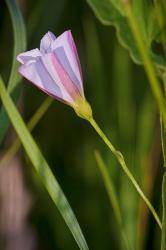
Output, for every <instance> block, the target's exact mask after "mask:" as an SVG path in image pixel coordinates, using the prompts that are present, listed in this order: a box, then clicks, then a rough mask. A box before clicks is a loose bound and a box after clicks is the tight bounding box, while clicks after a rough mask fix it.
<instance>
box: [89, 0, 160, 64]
mask: <svg viewBox="0 0 166 250" xmlns="http://www.w3.org/2000/svg"><path fill="white" fill-rule="evenodd" d="M87 2H88V3H89V5H90V6H91V8H92V9H93V11H94V13H95V15H96V16H97V17H98V19H99V20H100V21H101V22H102V23H103V24H104V25H113V26H115V28H116V31H117V36H118V39H119V42H120V43H121V45H122V46H124V47H125V48H126V49H128V50H129V52H130V55H131V57H132V59H133V61H134V62H135V63H137V64H141V63H142V59H141V57H140V54H139V52H138V49H137V45H136V42H135V40H134V38H133V35H132V33H131V30H130V27H129V25H128V21H127V18H126V17H125V15H123V14H122V11H121V10H120V8H119V5H117V2H118V3H119V1H117V0H116V1H115V0H102V1H101V0H87ZM152 10H153V6H152V5H151V4H150V1H148V0H147V1H143V0H141V1H136V0H135V1H133V11H134V14H135V17H136V18H137V20H138V22H139V26H140V30H141V32H142V38H143V40H144V42H145V43H146V44H147V46H148V48H149V52H150V54H151V56H152V59H153V61H154V62H155V63H156V64H162V63H163V62H162V58H161V57H159V56H158V55H156V54H154V53H153V52H152V50H151V45H152V42H153V40H154V39H155V37H154V36H155V32H154V29H153V28H152V27H155V30H158V26H157V25H156V19H154V15H152ZM153 14H154V13H153Z"/></svg>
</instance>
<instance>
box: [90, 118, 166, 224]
mask: <svg viewBox="0 0 166 250" xmlns="http://www.w3.org/2000/svg"><path fill="white" fill-rule="evenodd" d="M88 121H89V122H90V124H91V125H92V127H93V128H94V129H95V130H96V132H97V133H98V135H99V136H100V137H101V139H102V140H103V141H104V143H105V144H106V145H107V146H108V148H109V149H110V150H111V152H112V153H113V155H114V156H115V157H116V159H117V161H118V162H119V164H120V166H121V168H122V169H123V171H124V172H125V174H126V175H127V177H128V178H129V180H130V181H131V183H132V184H133V186H134V188H135V189H136V190H137V192H138V193H139V195H140V196H141V198H142V199H143V200H144V202H145V203H146V205H147V207H148V208H149V210H150V211H151V213H152V214H153V217H154V218H155V220H156V222H157V224H158V225H159V227H160V229H162V224H161V221H160V218H159V216H158V214H157V213H156V211H155V209H154V207H153V206H152V204H151V203H150V201H149V200H148V198H147V197H146V196H145V194H144V193H143V191H142V189H141V188H140V186H139V184H138V183H137V181H136V180H135V178H134V176H133V174H132V173H131V172H130V170H129V168H128V167H127V165H126V162H125V160H124V157H123V155H122V154H121V152H120V151H118V150H116V149H115V147H114V146H113V145H112V143H111V142H110V140H109V139H108V138H107V136H106V135H105V134H104V133H103V131H102V130H101V129H100V127H99V126H98V124H97V123H96V121H95V120H94V119H93V117H92V118H91V119H89V120H88Z"/></svg>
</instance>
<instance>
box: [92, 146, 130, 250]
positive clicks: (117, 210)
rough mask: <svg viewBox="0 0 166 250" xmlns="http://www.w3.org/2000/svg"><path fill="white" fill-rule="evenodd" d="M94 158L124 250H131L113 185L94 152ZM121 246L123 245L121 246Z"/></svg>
mask: <svg viewBox="0 0 166 250" xmlns="http://www.w3.org/2000/svg"><path fill="white" fill-rule="evenodd" d="M95 158H96V162H97V166H98V168H99V171H100V173H101V176H102V178H103V182H104V185H105V188H106V191H107V194H108V197H109V200H110V204H111V206H112V208H113V211H114V215H115V217H116V220H117V223H118V225H119V229H120V231H121V235H122V238H123V241H124V243H125V244H124V245H125V249H126V250H131V247H130V244H129V241H128V238H127V236H126V233H125V231H124V228H123V223H122V215H121V210H120V206H119V203H118V200H117V197H116V192H115V188H114V184H113V182H112V180H111V177H110V176H109V173H108V170H107V167H106V165H105V163H104V161H103V159H102V157H101V155H100V153H99V152H98V151H97V150H96V151H95ZM122 245H123V244H122Z"/></svg>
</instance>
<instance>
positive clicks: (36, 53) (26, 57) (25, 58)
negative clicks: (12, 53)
mask: <svg viewBox="0 0 166 250" xmlns="http://www.w3.org/2000/svg"><path fill="white" fill-rule="evenodd" d="M41 56H42V54H41V52H40V50H39V49H32V50H29V51H26V52H24V53H21V54H19V55H18V56H17V61H19V62H20V63H21V64H28V63H32V62H35V61H36V60H37V58H39V57H41Z"/></svg>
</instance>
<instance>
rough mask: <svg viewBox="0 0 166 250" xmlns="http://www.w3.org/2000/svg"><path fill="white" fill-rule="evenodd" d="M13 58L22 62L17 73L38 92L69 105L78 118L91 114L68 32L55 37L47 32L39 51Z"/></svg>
mask: <svg viewBox="0 0 166 250" xmlns="http://www.w3.org/2000/svg"><path fill="white" fill-rule="evenodd" d="M17 60H18V61H19V62H20V63H21V64H22V65H21V66H20V68H19V73H20V74H21V75H22V76H24V77H25V78H26V79H28V80H29V81H31V82H32V83H33V84H34V85H36V86H37V87H38V88H40V89H41V90H42V91H44V92H45V93H47V94H48V95H50V96H52V97H54V98H55V99H58V100H60V101H62V102H64V103H66V104H68V105H70V106H72V107H73V108H74V109H75V111H76V113H77V114H78V115H79V116H81V117H82V118H85V119H88V117H90V116H92V111H91V108H90V105H89V104H88V102H87V101H86V99H85V97H84V89H83V79H82V72H81V66H80V61H79V57H78V54H77V49H76V46H75V43H74V40H73V37H72V34H71V31H65V32H64V33H63V34H62V35H60V36H59V37H57V38H56V37H55V36H54V34H53V33H52V32H50V31H49V32H47V33H46V34H45V35H44V37H43V38H42V39H41V42H40V50H39V49H33V50H30V51H27V52H24V53H21V54H19V55H18V56H17Z"/></svg>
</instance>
